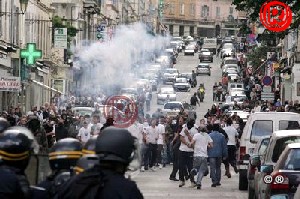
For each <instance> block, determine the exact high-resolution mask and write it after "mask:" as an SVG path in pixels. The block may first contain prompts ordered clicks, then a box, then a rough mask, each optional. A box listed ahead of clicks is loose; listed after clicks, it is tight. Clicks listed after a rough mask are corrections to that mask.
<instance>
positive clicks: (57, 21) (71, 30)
mask: <svg viewBox="0 0 300 199" xmlns="http://www.w3.org/2000/svg"><path fill="white" fill-rule="evenodd" d="M64 21H65V19H63V18H61V17H59V16H55V17H53V19H52V26H53V28H67V29H68V32H67V35H68V41H71V38H72V37H75V36H76V34H77V29H76V28H75V27H74V26H72V25H71V24H70V22H68V21H67V22H66V23H64Z"/></svg>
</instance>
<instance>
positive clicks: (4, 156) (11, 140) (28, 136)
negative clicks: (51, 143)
mask: <svg viewBox="0 0 300 199" xmlns="http://www.w3.org/2000/svg"><path fill="white" fill-rule="evenodd" d="M38 149H39V146H38V144H37V142H36V141H35V140H34V136H33V134H32V133H31V132H30V131H29V130H28V129H27V128H25V127H11V128H8V129H7V130H5V131H4V132H2V133H1V136H0V179H1V180H0V198H1V199H19V198H20V199H31V198H43V199H46V198H44V197H43V196H44V195H43V193H42V192H43V190H42V189H36V188H31V187H30V185H29V181H28V179H27V176H26V175H25V169H26V167H27V166H28V163H29V160H30V157H31V155H32V154H33V153H37V152H38ZM44 194H45V193H44Z"/></svg>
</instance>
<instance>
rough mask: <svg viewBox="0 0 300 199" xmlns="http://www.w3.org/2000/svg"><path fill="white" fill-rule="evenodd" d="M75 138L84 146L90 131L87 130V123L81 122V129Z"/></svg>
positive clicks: (89, 136)
mask: <svg viewBox="0 0 300 199" xmlns="http://www.w3.org/2000/svg"><path fill="white" fill-rule="evenodd" d="M77 137H78V139H79V141H80V142H81V143H82V145H84V144H85V143H86V142H87V141H88V140H89V139H90V138H91V129H90V128H88V123H87V122H83V127H81V128H80V129H79V132H78V135H77Z"/></svg>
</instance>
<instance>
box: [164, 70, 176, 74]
mask: <svg viewBox="0 0 300 199" xmlns="http://www.w3.org/2000/svg"><path fill="white" fill-rule="evenodd" d="M166 73H171V74H173V73H177V70H176V69H175V70H166Z"/></svg>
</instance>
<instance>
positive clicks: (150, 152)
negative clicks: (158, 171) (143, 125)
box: [144, 119, 159, 171]
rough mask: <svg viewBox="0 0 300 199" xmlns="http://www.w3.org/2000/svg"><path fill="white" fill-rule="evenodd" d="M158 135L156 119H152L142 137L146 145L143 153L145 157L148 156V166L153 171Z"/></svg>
mask: <svg viewBox="0 0 300 199" xmlns="http://www.w3.org/2000/svg"><path fill="white" fill-rule="evenodd" d="M158 135H159V133H158V128H157V126H156V119H152V121H151V126H149V127H148V128H147V129H146V132H145V133H144V139H145V142H146V146H147V150H146V153H145V154H144V155H145V158H149V167H150V169H151V170H152V171H155V163H156V155H157V140H158Z"/></svg>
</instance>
